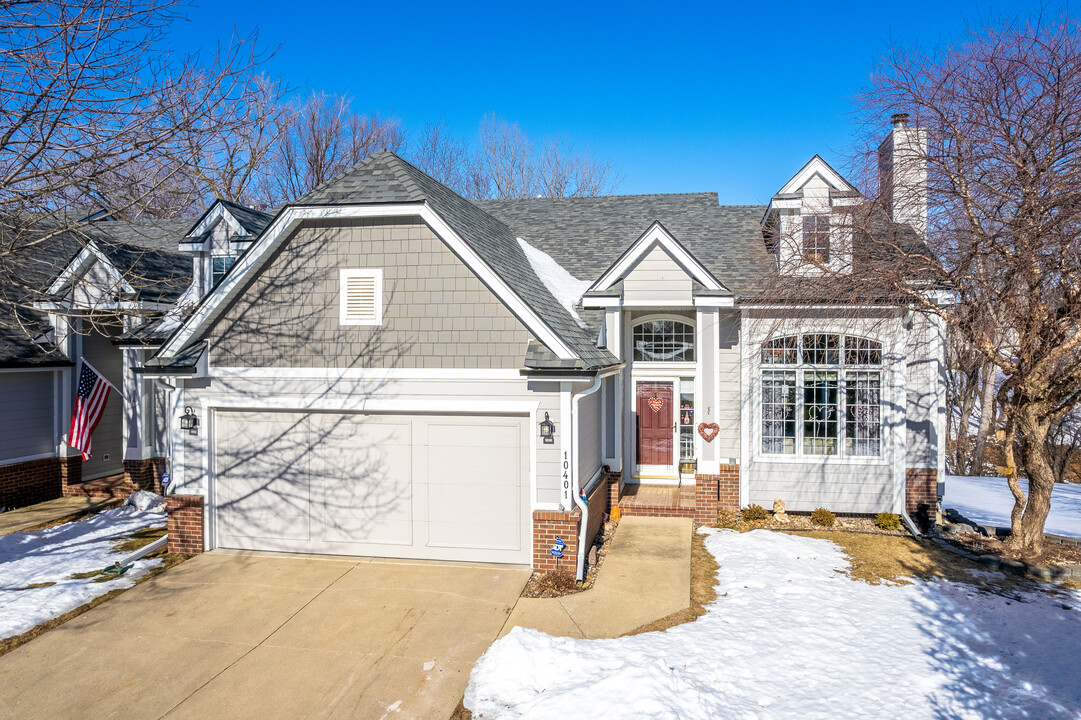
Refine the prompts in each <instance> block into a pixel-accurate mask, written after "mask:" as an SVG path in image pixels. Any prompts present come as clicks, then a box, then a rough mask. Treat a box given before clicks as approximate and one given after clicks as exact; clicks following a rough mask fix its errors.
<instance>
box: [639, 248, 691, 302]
mask: <svg viewBox="0 0 1081 720" xmlns="http://www.w3.org/2000/svg"><path fill="white" fill-rule="evenodd" d="M623 298H624V300H626V301H627V302H631V303H633V302H656V303H659V304H668V303H672V304H686V305H689V304H690V303H691V278H690V276H688V275H687V273H685V272H684V271H683V268H681V267H680V266H679V264H678V263H677V262H676V261H675V260H673V259H672V257H671V256H670V255H669V254H668V253H667V252H665V250H664V249H663V248H661V247H660V246H655V247H654V248H653V249H652V250H650V252H649V254H647V255H646V256H645V257H644V258H642V259H641V260H640V261H639V262H638V264H637V265H636V266H635V267H634V269H633V270H631V271H630V272H629V273H627V276H626V277H625V278H624V280H623Z"/></svg>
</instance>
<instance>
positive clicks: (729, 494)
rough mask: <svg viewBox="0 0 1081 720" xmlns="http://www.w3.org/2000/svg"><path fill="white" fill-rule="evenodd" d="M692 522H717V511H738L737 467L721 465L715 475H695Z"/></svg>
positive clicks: (710, 523)
mask: <svg viewBox="0 0 1081 720" xmlns="http://www.w3.org/2000/svg"><path fill="white" fill-rule="evenodd" d="M694 482H695V493H694V521H695V522H696V523H702V524H706V525H712V524H715V523H716V522H717V511H718V510H739V465H721V466H720V469H719V472H718V473H717V474H716V475H695V476H694Z"/></svg>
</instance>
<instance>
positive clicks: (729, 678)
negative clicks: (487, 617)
mask: <svg viewBox="0 0 1081 720" xmlns="http://www.w3.org/2000/svg"><path fill="white" fill-rule="evenodd" d="M707 532H710V536H709V537H708V538H706V547H707V548H709V550H710V552H712V553H713V554H714V555H715V556H716V557H717V560H718V562H719V563H720V566H721V569H720V571H719V572H718V586H717V600H716V601H715V602H714V603H712V604H711V605H710V606H709V607H708V611H707V613H706V614H705V615H704V616H702V617H700V618H699V619H698V620H696V621H695V622H693V623H689V624H686V625H680V626H678V627H675V628H672V629H671V630H668V631H665V632H653V633H647V634H643V635H637V636H632V637H626V638H619V639H615V640H574V639H570V638H560V637H551V636H549V635H546V634H544V633H541V632H537V631H534V630H524V629H522V628H515V629H514V630H513V631H511V632H510V633H509V634H508V635H507V636H506V637H504V638H502V639H500V640H498V641H496V642H495V643H494V644H493V645H492V647H491V648H489V650H488V652H486V653H485V654H484V655H483V656H482V657H481V659H480V660H479V661H478V662H477V665H476V667H475V668H474V670H473V673H472V676H471V677H470V682H469V687H468V689H467V690H466V694H465V706H466V707H467V708H469V709H470V710H472V712H473V717H474V718H477V719H479V718H484V719H485V720H489V719H490V718H681V719H683V718H837V717H903V718H945V717H949V718H1020V717H1026V718H1066V717H1069V718H1077V717H1081V682H1079V681H1078V674H1077V657H1078V648H1081V593H1073V594H1069V595H1058V596H1051V595H1049V594H1046V593H1042V592H1032V593H1030V594H1026V595H1024V596H1023V597H1021V598H1020V599H1018V598H1006V597H1002V596H999V595H988V594H984V593H981V592H979V591H978V590H976V589H975V588H974V587H972V586H970V585H967V584H964V583H954V582H949V581H945V580H940V581H932V582H924V581H919V580H917V581H915V582H913V584H911V585H886V584H882V585H869V584H867V583H864V582H860V581H855V580H852V579H851V578H849V577H847V576H846V575H845V574H844V573H843V570H844V569H845V568H847V567H848V561H847V559H846V558H845V556H844V555H843V554H842V552H841V550H840V549H839V548H838V546H836V545H834V544H833V543H831V542H829V541H827V540H817V539H812V538H806V537H800V536H795V535H788V534H784V533H773V532H769V531H766V530H755V531H752V532H749V533H743V534H741V533H737V532H735V531H728V530H721V531H707ZM974 572H975V571H974ZM642 581H643V582H648V581H649V579H648V578H643V579H642Z"/></svg>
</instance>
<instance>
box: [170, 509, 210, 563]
mask: <svg viewBox="0 0 1081 720" xmlns="http://www.w3.org/2000/svg"><path fill="white" fill-rule="evenodd" d="M165 509H166V512H167V513H168V515H169V520H168V533H169V552H171V553H182V554H184V555H198V554H199V553H201V552H203V496H202V495H169V496H167V497H166V498H165Z"/></svg>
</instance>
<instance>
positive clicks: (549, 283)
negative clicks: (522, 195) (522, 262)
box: [518, 238, 592, 327]
mask: <svg viewBox="0 0 1081 720" xmlns="http://www.w3.org/2000/svg"><path fill="white" fill-rule="evenodd" d="M518 244H519V245H521V246H522V251H523V252H524V253H525V256H526V259H527V260H529V265H530V266H531V267H532V268H533V272H535V273H536V274H537V277H538V278H540V281H541V282H542V283H544V287H546V288H548V292H550V293H552V297H554V298H555V299H556V300H557V301H559V304H560V305H562V306H563V307H565V308H567V312H569V313H570V314H571V316H572V317H573V318H574V319H575V320H577V321H578V324H579V325H581V326H582V327H585V324H584V323H583V322H582V318H580V317H578V313H577V312H575V310H574V306H575V305H577V304H578V301H579V300H581V299H582V295H583V294H584V293H585V291H586V290H588V289H589V286H590V285H592V283H591V282H590V281H589V280H578V279H576V278H575V277H574V276H573V275H571V274H570V273H569V272H567V271H566V270H564V269H563V266H562V265H560V264H559V263H557V262H556V261H555V260H554V259H553V258H552V256H551V255H549V254H548V253H546V252H544V251H543V250H538V249H537V248H535V247H533V246H532V245H530V244H529V243H527V242H526V241H525V240H523V239H522V238H518Z"/></svg>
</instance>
